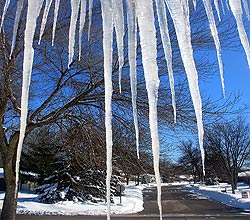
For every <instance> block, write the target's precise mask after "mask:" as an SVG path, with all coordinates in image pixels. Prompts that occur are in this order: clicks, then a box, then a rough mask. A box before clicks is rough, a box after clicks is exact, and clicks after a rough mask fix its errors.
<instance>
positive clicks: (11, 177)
mask: <svg viewBox="0 0 250 220" xmlns="http://www.w3.org/2000/svg"><path fill="white" fill-rule="evenodd" d="M6 159H7V160H5V163H4V180H5V185H6V192H5V197H4V203H3V209H2V213H1V220H15V219H16V207H17V201H16V195H15V193H16V192H15V191H16V190H15V188H16V173H15V171H14V169H13V163H14V164H15V161H13V157H12V158H6ZM8 159H9V160H8Z"/></svg>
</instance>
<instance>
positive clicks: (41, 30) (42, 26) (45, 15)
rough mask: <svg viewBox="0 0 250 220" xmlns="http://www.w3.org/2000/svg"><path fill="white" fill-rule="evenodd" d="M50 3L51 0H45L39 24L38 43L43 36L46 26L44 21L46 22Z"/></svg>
mask: <svg viewBox="0 0 250 220" xmlns="http://www.w3.org/2000/svg"><path fill="white" fill-rule="evenodd" d="M51 4H52V0H46V4H45V9H44V12H43V18H42V24H41V29H40V36H39V41H38V44H40V43H41V40H42V36H43V33H44V30H45V26H46V23H47V19H48V15H49V10H50V6H51Z"/></svg>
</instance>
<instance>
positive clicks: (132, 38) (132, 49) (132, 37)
mask: <svg viewBox="0 0 250 220" xmlns="http://www.w3.org/2000/svg"><path fill="white" fill-rule="evenodd" d="M127 23H128V59H129V72H130V87H131V94H132V107H133V119H134V126H135V136H136V149H137V150H136V151H137V157H138V159H139V158H140V154H139V126H138V116H137V106H136V100H137V76H136V46H137V44H136V39H137V38H136V33H137V29H136V27H137V23H136V14H135V1H134V0H127Z"/></svg>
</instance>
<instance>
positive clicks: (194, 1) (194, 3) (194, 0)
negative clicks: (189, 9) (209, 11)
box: [193, 0, 196, 10]
mask: <svg viewBox="0 0 250 220" xmlns="http://www.w3.org/2000/svg"><path fill="white" fill-rule="evenodd" d="M193 6H194V10H196V0H193Z"/></svg>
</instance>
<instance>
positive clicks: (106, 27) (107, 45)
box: [101, 0, 113, 220]
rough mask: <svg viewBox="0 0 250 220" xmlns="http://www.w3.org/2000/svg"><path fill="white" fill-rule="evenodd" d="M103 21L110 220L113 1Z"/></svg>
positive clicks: (105, 0)
mask: <svg viewBox="0 0 250 220" xmlns="http://www.w3.org/2000/svg"><path fill="white" fill-rule="evenodd" d="M101 7H102V20H103V53H104V85H105V127H106V149H107V162H106V163H107V177H106V190H107V219H108V220H110V208H111V204H110V196H111V194H110V181H111V175H112V104H111V102H112V91H113V88H112V53H113V50H112V45H113V16H112V4H111V0H101Z"/></svg>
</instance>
